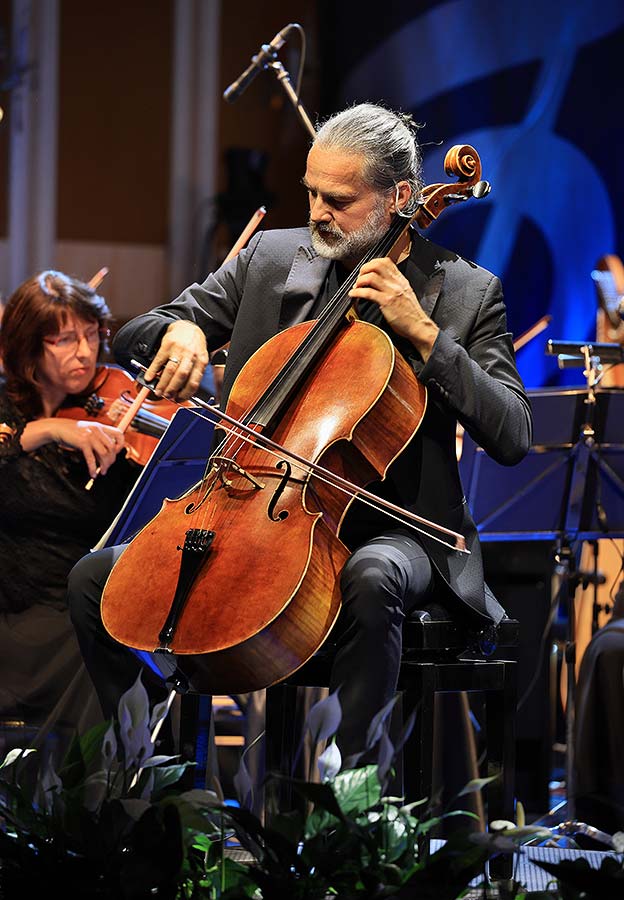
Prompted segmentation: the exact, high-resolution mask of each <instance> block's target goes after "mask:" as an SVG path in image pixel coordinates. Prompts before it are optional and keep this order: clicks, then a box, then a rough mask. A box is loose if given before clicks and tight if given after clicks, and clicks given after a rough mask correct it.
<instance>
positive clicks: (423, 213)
mask: <svg viewBox="0 0 624 900" xmlns="http://www.w3.org/2000/svg"><path fill="white" fill-rule="evenodd" d="M444 171H445V172H446V174H447V175H449V176H452V175H455V176H456V177H457V179H458V180H457V181H456V182H454V183H450V184H428V185H427V186H426V187H425V188H423V190H422V193H421V201H420V205H419V208H418V211H417V212H416V214H415V216H414V218H413V220H412V221H414V222H415V223H416V224H417V225H418V226H419V227H420V228H428V227H429V225H431V223H432V222H434V221H435V220H436V219H437V218H438V216H439V215H440V213H442V212H443V211H444V210H445V209H448V207H449V206H451V205H452V204H453V203H459V202H461V201H463V200H469V199H470V198H471V197H473V198H474V199H475V200H480V199H481V198H482V197H485V196H486V195H487V194H489V193H490V191H491V189H492V188H491V185H490V183H489V182H488V181H482V180H481V159H480V157H479V154H478V153H477V151H476V150H475V148H474V147H471V146H470V144H455V145H454V146H453V147H451V149H450V150H449V151H448V153H447V154H446V156H445V157H444Z"/></svg>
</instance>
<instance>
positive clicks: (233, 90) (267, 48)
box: [223, 22, 295, 103]
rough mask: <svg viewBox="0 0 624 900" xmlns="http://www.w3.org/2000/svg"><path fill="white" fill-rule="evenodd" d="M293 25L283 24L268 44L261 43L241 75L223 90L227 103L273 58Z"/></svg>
mask: <svg viewBox="0 0 624 900" xmlns="http://www.w3.org/2000/svg"><path fill="white" fill-rule="evenodd" d="M294 27H295V26H294V25H293V24H292V22H291V23H290V24H289V25H286V26H284V28H282V30H281V31H278V32H277V34H276V35H275V37H274V38H273V40H272V41H271V42H270V43H269V44H262V46H261V47H260V49H259V50H258V52H257V53H256V55H255V56H252V57H251V63H250V65H248V66H247V68H246V69H245V71H244V72H243V73H242V75H239V76H238V78H237V79H236V81H233V82H232V84H231V85H230V86H229V87H228V88H226V89H225V91H224V92H223V99H224V100H226V101H227V102H228V103H233V102H234V100H236V99H237V98H238V97H240V95H241V94H242V93H243V91H244V90H245V88H246V87H248V86H249V85H250V84H251V82H252V81H253V80H254V78H255V77H256V75H257V74H258V72H260V70H261V69H264V68H265V67H266V66H267V65H268V64H269V62H271V61H272V60H274V59H275V57H276V56H277V51H278V50H279V49H280V48H281V47H282V46H283V45H284V42H285V40H286V36H287V35H288V33H289V32H290V31H291V30H292V29H293V28H294Z"/></svg>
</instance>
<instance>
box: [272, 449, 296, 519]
mask: <svg viewBox="0 0 624 900" xmlns="http://www.w3.org/2000/svg"><path fill="white" fill-rule="evenodd" d="M275 468H276V469H284V474H283V475H282V477H281V478H280V482H279V484H278V486H277V487H276V488H275V493H274V494H273V496H272V497H271V502H270V503H269V508H268V510H267V513H268V516H269V519H270V520H271V521H272V522H283V521H284V519H287V518H288V510H287V509H283V510H282V511H281V512H279V513H277V515H276V514H275V507H276V506H277V501H278V500H279V498H280V497H281V496H282V494H283V493H284V488H285V487H286V485H287V484H288V482H289V481H290V476H291V474H292V468H291V465H290V463H289V462H288V460H286V459H281V460H280V461H279V462H278V464H277V465H276V467H275Z"/></svg>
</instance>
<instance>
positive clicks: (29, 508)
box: [0, 271, 140, 752]
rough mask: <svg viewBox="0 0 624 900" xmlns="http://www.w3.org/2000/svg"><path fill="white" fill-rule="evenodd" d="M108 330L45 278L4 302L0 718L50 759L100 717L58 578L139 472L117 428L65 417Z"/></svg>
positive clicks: (64, 282) (102, 314) (74, 285)
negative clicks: (23, 726) (51, 750)
mask: <svg viewBox="0 0 624 900" xmlns="http://www.w3.org/2000/svg"><path fill="white" fill-rule="evenodd" d="M110 321H111V316H110V313H109V310H108V307H107V305H106V302H105V301H104V299H103V298H102V297H101V296H99V295H98V294H97V293H96V291H95V290H94V289H93V288H91V287H90V286H89V285H87V284H85V283H83V282H82V281H79V280H77V279H75V278H70V277H68V276H67V275H65V274H63V273H61V272H56V271H43V272H40V273H39V274H37V275H35V276H34V277H32V278H30V279H28V280H27V281H25V282H24V283H23V284H22V285H20V286H19V287H18V288H17V289H16V290H15V292H14V293H13V294H12V295H11V296H10V297H9V298H8V300H7V301H6V303H5V306H4V311H3V317H2V326H1V328H0V359H1V360H2V374H1V376H0V485H1V488H0V490H1V493H2V503H1V504H0V570H1V572H2V577H1V578H0V659H2V679H1V680H0V717H2V719H4V720H7V719H9V718H11V719H13V720H16V721H24V722H26V723H27V724H29V725H31V724H35V725H37V726H39V735H38V738H37V743H36V744H35V746H37V745H39V744H41V746H43V742H44V741H45V738H46V736H48V735H49V734H52V735H53V736H54V738H55V740H56V742H57V743H56V746H57V748H59V752H60V748H61V747H62V746H63V744H66V742H67V741H68V740H69V739H70V737H71V736H72V734H73V731H74V729H78V730H79V731H83V730H84V729H86V728H88V727H89V726H90V725H92V724H94V723H95V722H97V721H100V720H101V718H102V713H101V710H100V707H99V703H98V700H97V697H96V695H95V693H94V691H93V688H92V685H91V681H90V679H89V676H88V675H87V673H86V671H85V669H84V665H83V662H82V657H81V654H80V650H79V648H78V644H77V641H76V637H75V634H74V630H73V628H72V625H71V622H70V620H69V615H68V610H67V601H66V589H67V584H66V581H67V575H68V573H69V571H70V569H71V568H72V566H73V565H74V563H75V562H76V561H77V560H78V559H80V558H81V557H82V556H84V554H85V553H88V552H89V550H90V549H91V547H92V546H93V545H94V543H95V542H96V541H97V540H98V538H99V537H100V536H101V534H102V533H103V532H104V531H105V529H106V528H107V527H108V526H109V524H110V523H111V521H112V520H113V518H114V517H115V515H116V514H117V513H118V511H119V509H120V507H121V505H122V503H123V501H124V499H125V497H126V495H127V494H128V492H129V490H130V489H131V487H132V485H133V483H134V481H135V479H136V477H137V475H138V474H139V471H140V468H139V467H138V466H137V465H135V464H134V463H132V462H130V461H129V460H127V459H126V454H125V453H124V452H123V451H124V446H125V439H124V435H123V434H122V433H121V432H120V431H119V429H118V428H116V427H112V426H110V425H106V424H101V423H99V422H97V421H93V420H86V416H85V420H80V419H79V418H78V419H76V418H68V417H67V415H66V416H64V415H63V408H64V407H68V406H76V405H77V404H78V403H79V401H80V399H81V398H82V397H83V396H84V395H85V393H88V390H89V385H90V383H91V381H92V380H93V377H94V374H95V371H96V364H97V363H98V360H99V359H100V358H101V357H102V355H103V354H104V353H105V352H106V351H107V349H108V348H107V336H108V333H109V332H108V327H109V324H110ZM97 470H99V472H100V477H99V478H98V479H97V481H96V482H95V484H94V486H93V488H92V490H89V491H88V490H85V485H86V483H87V481H88V480H89V477H90V476H93V475H94V474H95V473H96V471H97Z"/></svg>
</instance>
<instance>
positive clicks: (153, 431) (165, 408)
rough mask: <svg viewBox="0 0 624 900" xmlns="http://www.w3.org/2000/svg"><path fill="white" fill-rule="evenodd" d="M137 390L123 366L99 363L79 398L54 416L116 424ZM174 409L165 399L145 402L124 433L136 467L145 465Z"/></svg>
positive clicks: (127, 448) (128, 452)
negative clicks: (89, 382) (85, 389)
mask: <svg viewBox="0 0 624 900" xmlns="http://www.w3.org/2000/svg"><path fill="white" fill-rule="evenodd" d="M137 391H138V385H137V383H136V381H135V380H134V378H132V376H131V375H129V374H128V373H127V372H126V371H125V370H124V369H122V368H120V367H119V366H115V365H99V366H98V367H97V369H96V371H95V376H94V378H93V381H92V382H91V384H90V385H89V387H88V389H87V391H86V392H85V393H84V394H83V395H82V397H80V398H76V397H72V398H71V404H72V405H68V406H61V407H60V409H59V410H58V412H57V415H58V416H62V417H63V418H66V419H75V420H89V419H96V420H97V421H98V422H101V423H103V424H105V425H117V424H118V423H119V421H120V419H121V418H122V416H123V414H124V412H125V410H126V409H127V408H128V407H129V405H130V404H131V402H132V400H133V399H134V396H135V395H136V393H137ZM177 408H178V404H176V403H173V401H171V400H166V399H164V398H163V399H157V400H146V401H144V403H143V405H142V407H141V409H139V411H138V412H137V413H136V414H135V416H134V418H133V420H132V422H131V425H130V428H129V429H128V430H127V431H126V432H125V438H126V455H127V457H128V459H130V460H132V462H135V463H136V464H137V465H139V466H144V465H145V463H146V462H147V461H148V459H149V458H150V456H151V455H152V452H153V450H154V448H155V446H156V444H157V443H158V441H159V440H160V438H161V437H162V435H163V434H164V432H165V430H166V428H167V426H168V425H169V422H170V420H171V419H172V417H173V415H174V413H175V412H176V410H177Z"/></svg>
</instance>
